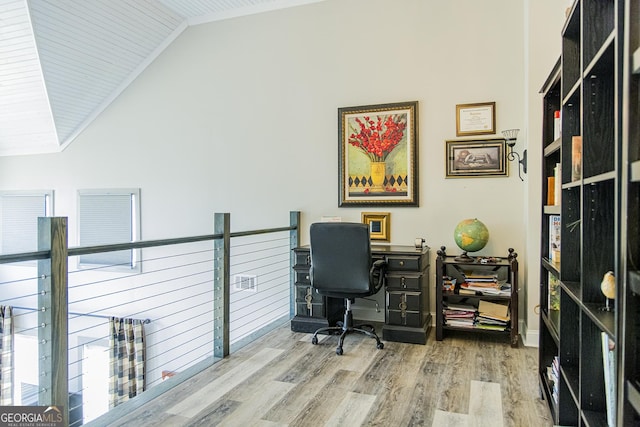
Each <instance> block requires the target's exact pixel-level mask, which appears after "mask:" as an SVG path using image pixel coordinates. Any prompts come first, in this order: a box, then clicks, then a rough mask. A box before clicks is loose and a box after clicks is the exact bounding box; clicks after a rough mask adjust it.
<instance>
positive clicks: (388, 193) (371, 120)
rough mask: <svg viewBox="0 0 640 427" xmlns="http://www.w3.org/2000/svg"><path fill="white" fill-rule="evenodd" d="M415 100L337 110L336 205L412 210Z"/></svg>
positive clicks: (415, 191) (415, 182)
mask: <svg viewBox="0 0 640 427" xmlns="http://www.w3.org/2000/svg"><path fill="white" fill-rule="evenodd" d="M417 117H418V102H417V101H411V102H399V103H393V104H379V105H366V106H361V107H343V108H338V140H339V141H338V144H339V152H340V156H339V157H340V158H339V160H340V166H339V180H340V184H339V187H340V188H339V191H340V194H339V197H338V206H381V205H399V206H418V166H417V163H418V161H417V158H418V122H417Z"/></svg>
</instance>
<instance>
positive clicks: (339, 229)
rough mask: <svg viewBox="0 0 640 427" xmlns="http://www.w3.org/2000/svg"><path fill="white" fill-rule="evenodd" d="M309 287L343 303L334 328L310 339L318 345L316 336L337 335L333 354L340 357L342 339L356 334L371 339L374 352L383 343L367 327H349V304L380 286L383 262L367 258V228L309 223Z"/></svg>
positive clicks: (373, 331) (350, 315)
mask: <svg viewBox="0 0 640 427" xmlns="http://www.w3.org/2000/svg"><path fill="white" fill-rule="evenodd" d="M309 237H310V241H311V268H310V269H309V275H310V279H311V286H312V287H313V288H314V289H315V291H316V292H317V293H319V294H320V295H322V296H326V297H331V298H343V299H344V300H345V312H344V320H343V321H342V322H338V326H331V327H326V328H320V329H318V330H317V331H316V332H315V333H314V334H313V337H312V338H311V342H312V343H313V344H318V334H320V333H329V334H336V333H340V339H339V341H338V347H337V348H336V354H338V355H341V354H342V353H343V351H342V344H343V342H344V339H345V337H346V336H347V335H348V334H351V333H360V334H364V335H367V336H369V337H371V338H374V339H375V340H376V343H377V347H378V349H383V348H384V344H383V343H382V341H380V338H378V335H376V332H375V327H374V326H373V325H371V324H361V325H354V324H353V314H352V312H351V304H352V303H353V302H354V300H355V298H363V297H367V296H370V295H374V294H376V293H377V292H378V291H379V290H380V289H381V288H382V285H383V283H384V272H385V268H386V262H385V261H383V260H378V261H375V262H373V261H372V259H371V241H370V238H369V227H368V226H367V225H365V224H359V223H345V222H319V223H314V224H311V227H310V229H309Z"/></svg>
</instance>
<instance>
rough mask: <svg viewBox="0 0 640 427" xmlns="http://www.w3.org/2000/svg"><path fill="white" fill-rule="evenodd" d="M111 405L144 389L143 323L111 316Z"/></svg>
mask: <svg viewBox="0 0 640 427" xmlns="http://www.w3.org/2000/svg"><path fill="white" fill-rule="evenodd" d="M109 328H110V331H111V333H110V339H109V344H110V346H109V352H110V353H109V365H110V372H109V396H110V398H109V408H114V407H115V406H117V405H119V404H121V403H123V402H126V401H127V400H129V399H132V398H134V397H136V396H137V395H138V394H140V393H142V392H143V391H144V390H145V386H146V384H145V360H146V356H145V352H146V345H145V338H144V322H143V321H141V320H135V319H119V318H116V317H111V318H109Z"/></svg>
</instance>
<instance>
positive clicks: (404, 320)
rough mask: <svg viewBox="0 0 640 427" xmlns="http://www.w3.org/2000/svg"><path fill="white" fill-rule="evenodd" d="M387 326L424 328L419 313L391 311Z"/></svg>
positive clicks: (388, 312)
mask: <svg viewBox="0 0 640 427" xmlns="http://www.w3.org/2000/svg"><path fill="white" fill-rule="evenodd" d="M387 324H388V325H399V326H411V327H415V328H419V327H420V326H422V315H421V313H420V312H419V311H398V310H389V311H387Z"/></svg>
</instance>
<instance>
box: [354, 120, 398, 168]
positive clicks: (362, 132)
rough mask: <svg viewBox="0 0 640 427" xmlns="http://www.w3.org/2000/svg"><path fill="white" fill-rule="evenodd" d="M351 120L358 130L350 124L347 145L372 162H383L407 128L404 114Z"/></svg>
mask: <svg viewBox="0 0 640 427" xmlns="http://www.w3.org/2000/svg"><path fill="white" fill-rule="evenodd" d="M353 120H354V121H355V122H356V123H357V124H358V127H359V129H354V126H353V125H352V123H350V128H351V130H352V133H351V134H350V135H349V144H351V145H353V146H354V147H358V148H359V149H361V150H362V151H363V152H364V153H365V154H367V155H368V156H369V158H370V159H371V161H372V162H384V161H385V160H386V158H387V156H388V155H389V153H391V152H392V151H393V149H394V148H396V146H397V145H398V144H399V143H400V141H401V140H402V138H403V137H404V130H405V129H406V127H407V115H406V114H388V115H383V116H375V117H369V116H363V117H362V119H360V117H356V118H355V119H353ZM357 131H359V132H358V133H356V132H357Z"/></svg>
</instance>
